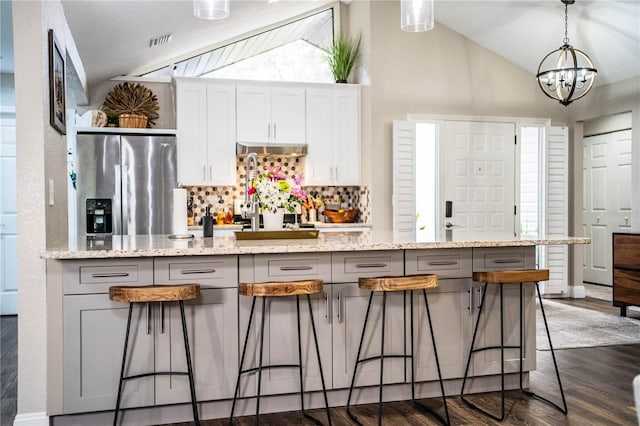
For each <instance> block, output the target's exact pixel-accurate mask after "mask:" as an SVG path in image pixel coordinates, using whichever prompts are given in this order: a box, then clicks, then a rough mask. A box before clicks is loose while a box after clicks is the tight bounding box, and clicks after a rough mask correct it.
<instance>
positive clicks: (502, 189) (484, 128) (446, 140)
mask: <svg viewBox="0 0 640 426" xmlns="http://www.w3.org/2000/svg"><path fill="white" fill-rule="evenodd" d="M515 134H516V133H515V124H514V123H492V122H466V121H445V122H444V123H443V124H442V127H441V133H440V137H439V138H438V139H439V149H440V172H439V175H440V199H439V204H440V222H441V229H451V230H452V231H453V235H454V236H455V237H456V238H457V237H459V236H460V235H463V234H471V233H479V232H490V233H492V234H505V235H507V234H508V235H511V236H513V235H515V234H516V228H515V188H516V173H515V170H516V155H515V153H516V151H515ZM447 202H450V205H451V214H450V215H449V214H447V213H448V212H447V210H448V209H447V208H446V206H447ZM447 216H450V217H447Z"/></svg>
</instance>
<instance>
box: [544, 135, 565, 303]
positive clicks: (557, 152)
mask: <svg viewBox="0 0 640 426" xmlns="http://www.w3.org/2000/svg"><path fill="white" fill-rule="evenodd" d="M545 163H546V172H547V173H546V189H547V190H546V197H545V222H546V223H545V229H546V235H547V236H548V237H564V236H567V235H568V233H569V204H568V203H569V171H568V170H569V129H568V128H567V127H551V129H550V132H549V142H548V145H547V149H546V161H545ZM547 267H548V268H549V281H548V282H546V283H545V291H544V293H545V294H567V291H568V288H567V286H568V281H569V249H568V246H566V245H563V246H549V247H547Z"/></svg>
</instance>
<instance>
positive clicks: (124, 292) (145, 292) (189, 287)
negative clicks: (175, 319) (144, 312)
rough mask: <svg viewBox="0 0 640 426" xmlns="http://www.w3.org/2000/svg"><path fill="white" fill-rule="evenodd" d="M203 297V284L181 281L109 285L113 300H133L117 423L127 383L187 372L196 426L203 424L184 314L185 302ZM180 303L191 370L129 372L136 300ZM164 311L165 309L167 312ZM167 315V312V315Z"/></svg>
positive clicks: (114, 419) (119, 382)
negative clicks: (165, 283) (127, 369)
mask: <svg viewBox="0 0 640 426" xmlns="http://www.w3.org/2000/svg"><path fill="white" fill-rule="evenodd" d="M199 296H200V284H180V285H146V286H112V287H109V299H111V300H113V301H114V302H125V303H129V315H128V317H127V331H126V333H125V338H124V350H123V351H122V366H121V367H120V380H119V381H118V396H117V397H116V409H115V413H114V415H113V426H116V425H117V423H118V413H119V412H120V402H121V399H122V391H123V385H124V382H125V381H127V380H133V379H139V378H142V377H149V376H160V375H186V376H187V377H188V379H189V391H190V394H191V409H192V411H193V420H194V422H195V424H196V425H200V418H199V416H198V406H197V400H196V389H195V382H194V379H193V368H192V365H191V353H190V350H189V337H188V334H187V322H186V319H185V316H184V302H185V301H186V300H193V299H197V298H198V297H199ZM165 302H178V305H179V306H180V318H181V320H182V338H183V341H184V352H185V356H186V360H187V371H153V372H150V373H143V374H136V375H133V376H126V375H125V366H126V363H127V349H128V347H129V332H130V330H131V314H132V312H133V305H134V304H135V303H165ZM163 312H164V311H163ZM163 315H164V314H163Z"/></svg>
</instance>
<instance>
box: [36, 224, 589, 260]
mask: <svg viewBox="0 0 640 426" xmlns="http://www.w3.org/2000/svg"><path fill="white" fill-rule="evenodd" d="M590 242H591V240H590V239H589V238H582V237H550V238H541V239H525V238H514V237H513V236H512V235H511V236H508V235H498V234H486V233H485V234H478V235H470V234H465V235H460V236H459V237H457V238H456V237H455V234H454V236H453V237H448V238H447V237H445V236H443V237H442V238H441V239H438V240H437V241H425V242H415V241H414V242H395V241H393V238H392V235H391V233H384V232H374V231H370V230H366V231H363V232H349V231H348V230H345V231H341V232H329V233H320V234H319V235H318V238H317V239H282V240H254V241H238V240H236V239H235V237H233V236H221V237H214V238H202V237H196V238H193V239H189V240H174V239H169V238H168V236H167V235H143V236H126V235H125V236H121V235H116V236H111V237H105V238H91V237H89V238H87V237H82V238H79V239H77V240H74V241H69V242H68V243H64V244H61V245H59V246H55V247H49V249H48V250H47V251H45V252H43V253H41V257H43V258H45V259H97V258H103V259H104V258H122V257H160V256H200V255H228V254H260V253H305V252H307V253H312V252H340V251H369V250H415V249H438V248H473V247H518V246H536V245H568V244H589V243H590Z"/></svg>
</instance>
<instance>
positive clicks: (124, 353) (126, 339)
mask: <svg viewBox="0 0 640 426" xmlns="http://www.w3.org/2000/svg"><path fill="white" fill-rule="evenodd" d="M132 312H133V303H129V315H128V316H127V331H126V332H125V335H124V350H123V351H122V366H121V367H120V380H119V381H118V396H117V397H116V411H115V413H113V426H116V425H117V424H118V412H119V411H120V400H121V398H122V384H123V381H124V370H125V365H126V363H127V348H128V347H129V330H130V329H131V313H132Z"/></svg>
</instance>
